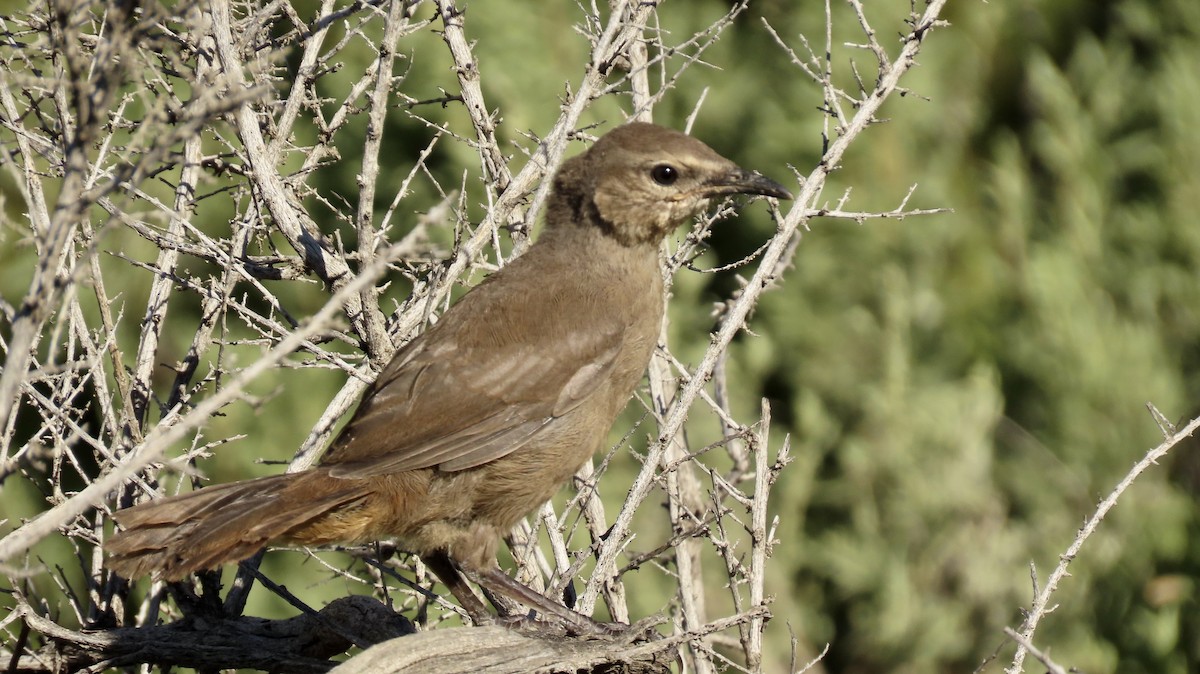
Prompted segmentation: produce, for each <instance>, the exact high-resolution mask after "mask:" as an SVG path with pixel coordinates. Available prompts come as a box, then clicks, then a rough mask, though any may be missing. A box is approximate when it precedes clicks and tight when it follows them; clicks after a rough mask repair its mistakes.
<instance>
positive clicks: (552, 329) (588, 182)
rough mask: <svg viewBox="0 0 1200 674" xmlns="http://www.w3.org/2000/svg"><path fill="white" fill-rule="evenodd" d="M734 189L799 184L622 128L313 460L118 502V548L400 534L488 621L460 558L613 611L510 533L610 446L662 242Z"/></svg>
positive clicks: (130, 569)
mask: <svg viewBox="0 0 1200 674" xmlns="http://www.w3.org/2000/svg"><path fill="white" fill-rule="evenodd" d="M735 193H744V194H761V195H766V196H772V197H778V198H783V199H786V198H790V197H791V195H790V194H789V193H788V191H787V190H785V189H784V188H783V187H782V186H780V185H779V184H778V183H776V182H774V181H772V180H769V179H767V178H765V177H763V176H761V175H758V174H756V173H752V172H749V171H746V170H744V169H742V168H739V167H738V166H737V165H736V164H734V163H733V162H731V161H729V160H728V159H725V158H724V157H722V156H720V155H719V154H717V153H716V152H714V151H713V150H712V149H711V148H709V147H708V146H707V145H705V144H704V143H701V142H700V141H698V140H696V139H694V138H691V137H690V136H687V135H684V134H682V133H679V132H678V131H674V130H671V129H666V128H663V127H660V126H655V125H652V124H643V123H631V124H627V125H625V126H621V127H619V128H617V129H614V130H613V131H611V132H610V133H608V134H606V135H605V136H603V137H602V138H600V139H599V140H598V141H596V143H595V144H594V145H592V147H591V148H590V149H589V150H587V151H586V152H584V153H583V154H581V155H579V156H577V157H575V158H573V159H570V160H568V161H566V162H565V163H564V164H563V165H562V168H561V169H560V170H559V171H558V173H557V174H556V175H555V176H554V185H553V190H552V192H551V195H550V200H549V202H548V205H547V210H546V226H545V231H544V232H543V233H542V235H541V237H540V239H539V240H538V241H537V243H535V244H534V245H533V246H531V247H530V248H529V250H528V251H527V252H526V253H525V254H524V255H521V256H520V257H518V258H516V259H515V260H512V261H511V262H509V264H508V265H506V266H505V267H504V268H503V269H501V270H500V271H498V272H496V273H494V274H492V275H491V276H490V277H489V278H488V279H486V280H485V281H484V282H483V283H481V284H480V285H479V286H478V287H476V288H474V289H473V290H471V291H470V292H469V293H467V294H466V295H465V296H464V297H463V298H462V299H461V300H460V301H459V302H458V303H457V304H455V305H454V306H453V307H451V308H450V309H449V310H448V311H446V312H445V314H444V315H442V317H441V319H440V320H439V321H438V322H437V324H436V325H434V326H433V327H431V328H429V329H428V330H426V331H425V332H424V333H423V334H421V335H420V336H418V337H416V338H415V339H413V340H412V341H410V342H409V343H408V344H406V345H405V346H404V347H403V348H401V349H400V350H399V351H398V352H397V353H396V355H395V357H394V358H392V360H391V362H390V363H388V364H387V366H386V367H385V368H384V369H383V371H382V372H381V373H380V374H379V378H378V379H377V380H376V381H375V383H374V384H373V385H372V386H371V387H370V389H369V390H368V391H367V393H366V394H365V395H364V396H363V399H362V402H361V404H360V405H359V407H358V411H357V412H356V413H355V415H354V417H353V418H352V419H351V421H350V423H349V424H348V425H347V426H346V428H345V430H344V431H343V432H342V433H341V435H340V436H339V437H338V438H337V440H335V441H334V443H333V444H332V446H331V448H330V449H329V451H328V452H327V453H326V455H325V456H324V458H323V459H322V461H321V463H320V465H318V466H317V467H316V468H313V469H311V470H307V471H303V472H299V473H292V474H287V475H277V476H272V477H264V478H259V479H255V480H246V481H242V482H234V483H232V484H225V485H214V486H210V487H206V488H203V489H199V490H197V491H193V492H191V493H188V494H185V495H181V496H176V497H173V498H165V499H159V500H155V501H150V502H147V503H143V504H140V505H137V506H134V507H132V508H128V509H125V510H122V511H120V512H118V513H116V515H115V519H116V521H117V522H118V523H119V524H120V525H121V528H122V529H123V531H121V532H119V533H117V534H116V535H115V536H114V537H113V538H111V539H109V540H108V542H107V543H106V544H105V548H106V549H107V550H108V552H109V553H110V554H111V557H110V559H109V561H108V566H109V567H110V568H111V569H112V570H113V571H115V572H116V573H118V574H120V575H122V576H126V577H136V576H139V575H141V574H144V573H148V572H157V573H158V575H159V577H161V578H164V579H168V580H175V579H180V578H182V577H184V576H186V575H187V574H189V573H191V572H194V571H198V570H202V569H209V568H213V567H216V566H219V565H221V564H225V563H228V562H233V561H238V560H241V559H244V558H246V557H249V556H251V555H252V554H254V553H255V552H256V551H258V550H259V549H261V548H262V547H264V546H265V545H268V544H296V545H307V546H316V545H325V544H329V543H335V542H337V543H360V542H365V541H373V540H377V539H384V538H392V539H395V540H396V541H397V542H398V543H399V544H400V545H401V546H402V547H404V548H405V549H408V550H411V551H414V552H416V553H418V554H420V555H421V557H422V558H423V559H425V560H426V562H427V563H428V564H429V566H430V568H432V569H433V570H434V572H435V573H437V574H438V576H439V577H440V578H441V579H442V580H443V581H444V582H445V583H446V585H447V586H448V587H449V588H450V590H451V591H452V592H453V593H454V595H455V597H457V598H458V600H459V602H460V603H461V604H463V608H465V609H466V610H467V611H468V613H469V614H470V615H471V617H472V619H474V620H475V621H476V622H487V621H489V620H490V616H489V614H488V613H487V611H486V609H485V608H484V607H483V604H482V603H481V602H480V600H479V599H478V597H477V596H476V595H475V594H474V592H473V591H472V590H471V589H470V588H469V586H467V585H466V583H465V582H464V581H463V579H462V577H461V576H460V575H459V574H458V570H457V569H462V570H463V571H465V572H467V575H468V576H470V577H471V578H472V579H474V580H476V581H477V582H479V583H480V584H481V585H483V586H484V587H486V588H488V589H491V590H493V591H495V592H498V593H500V594H503V595H505V596H508V597H510V598H512V599H516V600H518V601H520V602H522V603H524V604H527V605H529V606H531V607H532V608H535V609H538V610H540V611H542V612H544V613H549V614H551V615H554V616H556V617H558V618H559V619H560V620H562V621H563V622H564V623H565V625H566V626H567V628H568V629H570V630H572V631H576V632H594V631H597V630H598V629H599V631H604V630H603V629H601V628H599V627H598V623H594V622H592V621H591V620H590V619H588V618H584V617H583V616H580V615H579V614H577V613H575V612H574V611H570V610H568V609H567V608H565V607H564V606H562V605H560V604H557V603H556V602H554V601H552V600H550V599H548V598H546V597H544V596H542V595H540V594H538V593H536V592H534V591H533V590H531V589H529V588H527V587H525V586H524V585H522V584H520V583H518V582H516V581H514V580H512V579H510V578H509V577H508V576H506V575H505V574H504V573H503V572H502V571H500V569H499V567H498V566H497V565H496V557H495V555H496V548H497V544H498V539H499V538H500V537H501V536H503V535H504V534H506V533H508V532H509V531H510V530H511V529H512V527H513V526H514V525H515V524H516V523H517V522H518V520H520V519H521V518H522V517H524V516H525V515H526V514H528V513H529V512H530V511H532V510H533V509H535V508H537V507H538V506H539V505H541V504H542V503H544V502H545V501H547V500H548V499H549V498H550V497H551V496H552V495H553V494H554V493H555V491H557V490H558V488H559V487H560V486H561V485H562V484H563V483H565V482H567V481H568V480H569V479H570V477H571V476H572V475H573V474H574V473H575V471H576V470H577V469H578V468H579V467H580V466H581V465H582V464H583V463H584V461H586V460H587V459H588V458H589V457H591V456H592V454H593V453H594V452H595V451H596V450H597V449H598V448H599V447H600V445H601V443H602V442H604V440H605V438H606V437H607V434H608V431H609V429H610V427H611V426H612V424H613V421H614V420H615V419H616V417H617V414H618V413H619V412H620V411H621V409H622V408H623V407H624V406H625V404H626V402H627V401H628V399H629V397H630V395H631V393H632V391H633V389H634V387H635V386H636V385H637V383H638V381H639V380H640V379H641V377H642V373H643V372H644V371H645V370H646V365H647V363H648V362H649V360H650V355H651V352H652V351H653V350H654V347H655V343H656V341H657V338H658V332H659V326H660V324H661V321H662V316H663V279H662V273H661V271H660V267H659V255H658V249H659V244H660V243H661V242H662V240H663V239H664V238H665V237H666V236H667V235H668V234H670V233H671V232H672V231H673V230H674V229H675V228H676V227H677V226H678V225H680V224H681V223H683V222H684V221H685V220H687V219H688V218H690V217H691V216H692V215H694V214H695V213H697V212H698V211H699V210H700V209H702V208H703V207H704V206H705V205H706V204H707V202H708V200H709V199H710V198H712V197H720V196H724V195H728V194H735ZM456 567H457V568H456Z"/></svg>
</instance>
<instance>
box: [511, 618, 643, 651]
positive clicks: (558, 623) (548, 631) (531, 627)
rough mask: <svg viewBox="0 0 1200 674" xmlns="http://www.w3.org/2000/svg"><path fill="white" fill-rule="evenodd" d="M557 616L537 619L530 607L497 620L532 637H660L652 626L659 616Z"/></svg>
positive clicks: (641, 639) (633, 640)
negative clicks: (635, 618) (631, 618)
mask: <svg viewBox="0 0 1200 674" xmlns="http://www.w3.org/2000/svg"><path fill="white" fill-rule="evenodd" d="M559 617H560V616H545V619H542V620H539V619H538V618H537V617H536V612H534V611H530V612H529V613H528V614H525V615H510V616H500V617H498V618H497V619H496V622H497V623H498V624H500V625H503V626H505V627H507V628H509V629H511V630H514V631H516V632H520V633H522V634H528V635H529V636H534V637H550V638H563V637H577V638H583V639H597V640H606V641H628V642H630V643H633V642H645V641H654V640H656V639H658V638H659V634H658V631H657V630H655V629H654V626H655V625H657V624H658V623H660V622H662V620H661V619H656V618H650V619H646V620H640V621H638V622H636V623H634V624H633V625H627V624H625V623H621V622H607V621H602V620H595V619H593V618H589V617H588V616H585V615H583V614H580V613H576V614H575V615H574V616H573V617H571V618H570V619H569V620H558V619H556V618H559Z"/></svg>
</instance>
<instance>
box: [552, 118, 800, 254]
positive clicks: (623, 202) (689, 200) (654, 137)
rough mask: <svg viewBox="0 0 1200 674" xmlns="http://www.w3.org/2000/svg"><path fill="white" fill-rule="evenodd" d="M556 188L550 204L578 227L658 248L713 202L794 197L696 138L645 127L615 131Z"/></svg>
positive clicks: (571, 163) (564, 173) (569, 168)
mask: <svg viewBox="0 0 1200 674" xmlns="http://www.w3.org/2000/svg"><path fill="white" fill-rule="evenodd" d="M554 190H555V196H554V197H553V199H552V204H555V203H558V204H563V205H565V206H567V208H566V209H562V210H565V211H566V213H564V214H563V215H567V217H570V218H572V221H573V223H589V224H593V225H598V226H600V227H603V228H606V229H609V230H610V232H611V234H612V235H613V236H615V237H616V238H617V239H618V240H620V241H622V242H623V243H626V244H627V245H634V244H641V243H652V244H655V245H657V244H658V243H659V242H660V241H662V239H663V238H664V237H666V236H667V235H668V234H670V233H671V232H672V231H674V230H675V228H676V227H678V226H679V225H680V224H682V223H683V222H685V221H686V220H687V219H688V218H690V217H692V216H693V215H695V214H696V213H697V212H699V211H700V210H702V209H703V208H704V207H705V206H706V205H707V204H708V201H709V199H711V198H713V197H720V196H724V195H728V194H761V195H766V196H771V197H776V198H779V199H790V198H791V197H792V195H791V194H790V193H789V192H788V191H787V190H786V189H784V187H783V186H782V185H780V184H779V183H777V182H775V181H773V180H771V179H769V178H766V177H764V176H761V175H759V174H757V173H754V172H752V171H747V170H745V169H743V168H741V167H739V166H738V165H737V164H735V163H733V162H732V161H730V160H728V159H726V158H724V157H722V156H721V155H719V154H717V153H716V152H715V151H714V150H713V149H712V148H710V147H709V146H707V145H705V144H704V143H702V142H700V141H698V140H696V139H695V138H692V137H691V136H688V135H686V134H683V133H680V132H678V131H675V130H674V129H668V128H665V127H661V126H656V125H654V124H645V123H641V122H635V123H632V124H626V125H624V126H620V127H617V128H616V129H613V130H612V131H610V132H609V133H607V134H605V135H604V136H603V137H601V138H600V140H598V141H596V143H595V144H594V145H592V147H591V148H590V149H589V150H588V151H587V152H584V153H583V154H581V155H579V156H577V157H574V158H572V159H570V160H568V161H567V162H565V163H564V164H563V166H562V168H561V169H560V170H559V172H558V174H557V175H556V176H555V179H554ZM550 224H551V226H556V227H557V226H559V225H558V224H557V223H554V222H551V223H550Z"/></svg>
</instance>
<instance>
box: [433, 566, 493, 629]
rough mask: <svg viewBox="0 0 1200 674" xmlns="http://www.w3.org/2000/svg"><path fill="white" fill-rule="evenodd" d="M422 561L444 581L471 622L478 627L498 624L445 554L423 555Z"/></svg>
mask: <svg viewBox="0 0 1200 674" xmlns="http://www.w3.org/2000/svg"><path fill="white" fill-rule="evenodd" d="M421 559H422V560H423V561H424V562H425V566H428V567H429V568H430V569H431V570H432V571H433V573H434V574H435V575H436V576H437V577H438V579H439V580H441V581H442V584H444V585H445V586H446V588H447V589H449V590H450V594H452V595H454V598H455V599H457V600H458V603H459V605H460V606H462V607H463V610H464V611H466V612H467V615H468V616H469V617H470V618H471V622H473V623H475V624H476V625H491V624H494V623H495V622H496V619H495V618H494V617H493V616H492V614H491V613H490V612H489V611H488V610H487V607H486V606H484V605H483V602H481V601H479V597H478V596H476V595H475V591H474V590H472V589H471V586H470V585H467V581H466V580H464V579H463V577H462V574H460V573H459V572H458V569H457V568H455V566H454V562H453V561H451V560H450V557H449V556H447V555H446V553H444V552H435V553H432V554H428V555H423V556H422V557H421Z"/></svg>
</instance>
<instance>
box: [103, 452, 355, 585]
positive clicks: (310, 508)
mask: <svg viewBox="0 0 1200 674" xmlns="http://www.w3.org/2000/svg"><path fill="white" fill-rule="evenodd" d="M314 478H316V479H314ZM331 482H333V483H339V488H336V489H330V488H329V487H330V484H331ZM317 485H319V487H323V488H316V489H314V488H313V487H314V486H317ZM365 496H366V490H365V485H364V484H363V483H361V482H359V481H354V480H345V481H342V480H336V479H334V480H331V479H330V478H329V476H328V475H324V474H319V473H318V471H310V472H304V473H293V474H289V475H273V476H271V477H263V478H258V479H255V480H245V481H242V482H234V483H231V484H223V485H214V486H212V487H206V488H204V489H199V490H196V491H194V492H191V493H188V494H183V495H181V496H176V497H173V498H166V499H161V500H157V501H150V502H147V503H142V504H139V505H136V506H134V507H132V508H126V509H125V510H121V511H119V512H117V513H116V514H114V515H113V518H114V519H115V520H116V521H117V523H118V524H119V525H121V528H122V529H123V531H120V532H119V533H117V534H116V535H115V536H114V537H112V538H110V539H109V540H108V541H107V542H105V544H104V549H105V550H106V551H108V553H109V555H110V557H109V560H108V562H107V565H108V567H109V568H110V569H112V570H113V571H115V572H116V573H118V574H120V575H122V576H124V577H126V578H136V577H138V576H141V575H143V574H146V573H151V572H157V573H158V576H159V577H161V578H163V579H165V580H179V579H181V578H183V577H185V576H187V575H188V574H189V573H193V572H195V571H200V570H203V569H211V568H214V567H217V566H220V565H222V564H226V563H229V562H236V561H239V560H242V559H245V558H247V557H249V556H251V555H253V554H254V553H255V552H257V551H258V550H260V549H261V548H262V547H263V546H265V545H267V544H268V543H270V542H272V541H276V540H286V539H288V538H289V536H290V534H292V533H293V532H296V531H297V530H300V529H303V528H305V527H307V526H310V525H311V524H312V523H313V522H314V520H318V519H320V518H321V517H322V516H325V515H329V514H331V513H333V512H334V511H336V510H340V509H342V508H344V507H346V506H349V505H352V504H353V503H354V502H355V501H359V500H361V499H363V498H364V497H365Z"/></svg>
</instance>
